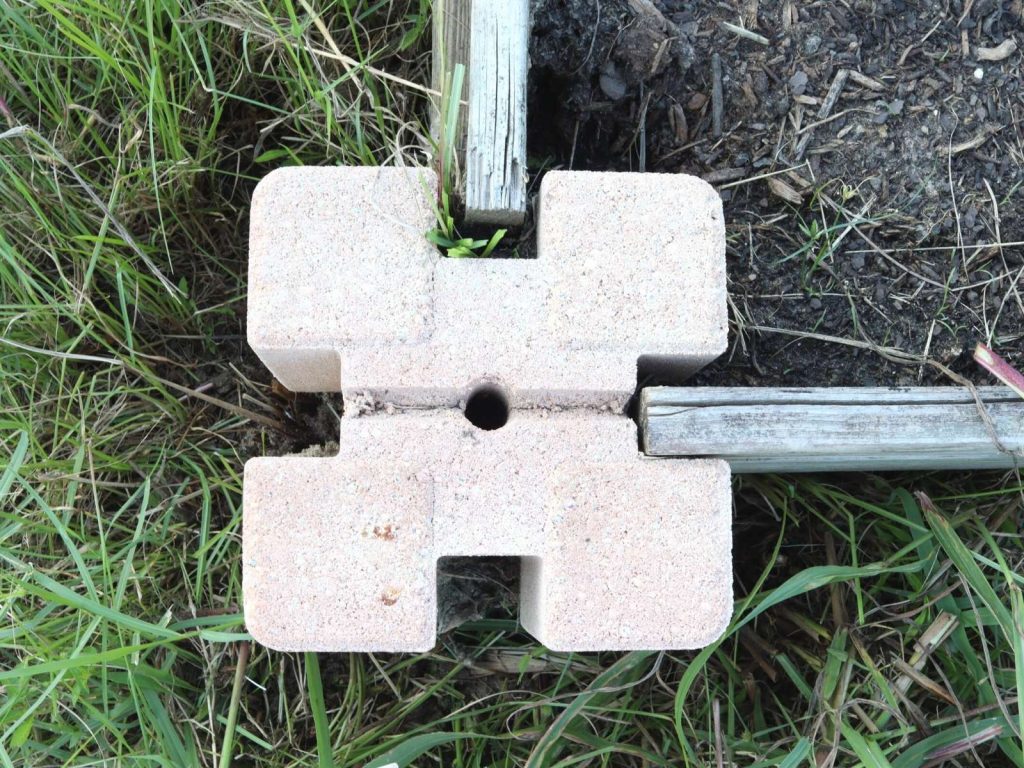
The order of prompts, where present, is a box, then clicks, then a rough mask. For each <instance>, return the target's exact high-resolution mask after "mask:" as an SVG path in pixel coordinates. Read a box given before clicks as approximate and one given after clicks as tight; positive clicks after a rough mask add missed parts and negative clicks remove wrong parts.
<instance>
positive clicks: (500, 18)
mask: <svg viewBox="0 0 1024 768" xmlns="http://www.w3.org/2000/svg"><path fill="white" fill-rule="evenodd" d="M529 26H530V6H529V0H474V1H473V12H472V20H471V26H470V28H471V36H470V37H471V41H470V55H469V70H468V71H469V77H470V81H469V116H468V125H467V133H466V156H465V157H466V160H465V162H466V191H465V204H466V220H467V221H469V222H472V223H481V224H495V225H515V224H520V223H522V221H523V217H524V216H525V215H526V78H527V73H528V70H529V50H528V49H529Z"/></svg>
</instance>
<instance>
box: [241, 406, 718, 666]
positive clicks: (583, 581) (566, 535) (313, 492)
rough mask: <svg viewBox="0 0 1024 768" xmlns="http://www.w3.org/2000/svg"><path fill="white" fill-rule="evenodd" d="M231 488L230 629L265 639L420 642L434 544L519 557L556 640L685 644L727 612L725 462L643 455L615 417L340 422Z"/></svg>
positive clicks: (564, 644)
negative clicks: (234, 590) (325, 436)
mask: <svg viewBox="0 0 1024 768" xmlns="http://www.w3.org/2000/svg"><path fill="white" fill-rule="evenodd" d="M244 489H245V490H244V508H245V520H244V531H243V562H244V578H243V584H244V592H245V595H244V597H245V616H246V625H247V627H248V629H249V631H250V632H252V634H253V636H254V637H255V638H256V639H257V640H258V641H260V642H261V643H264V644H265V645H268V646H270V647H273V648H276V649H280V650H322V651H346V650H348V651H423V650H427V649H429V648H431V647H433V645H434V642H435V622H436V571H437V559H438V558H439V557H442V556H449V555H515V556H521V557H522V558H523V560H522V563H523V565H522V596H521V619H522V623H523V626H524V627H525V628H526V629H527V630H528V631H529V632H530V633H531V634H533V635H534V636H535V637H537V638H538V639H539V640H540V641H541V642H543V643H544V644H545V645H547V646H548V647H550V648H553V649H556V650H567V651H568V650H574V651H583V650H630V649H666V648H671V649H685V648H697V647H701V646H703V645H706V644H707V643H710V642H712V641H713V640H715V639H716V638H717V637H718V636H719V635H720V634H721V632H722V631H723V630H724V628H725V626H726V625H727V623H728V621H729V618H730V616H731V613H732V559H731V517H732V516H731V494H730V486H729V471H728V467H727V465H726V464H725V463H724V462H720V461H714V460H707V461H703V460H702V461H664V460H656V459H647V458H644V457H643V456H641V455H640V454H639V453H638V451H637V447H636V428H635V425H634V424H633V423H632V422H630V421H629V420H628V419H625V418H622V417H620V416H614V415H610V414H596V413H588V412H585V411H573V412H564V413H546V412H543V411H531V412H526V413H522V412H520V413H517V412H513V413H512V414H511V417H510V419H509V422H508V424H507V425H506V426H505V427H503V428H501V429H498V430H494V431H482V430H479V429H477V428H475V427H473V426H472V425H471V424H470V423H469V422H468V421H466V419H465V417H464V416H463V414H462V413H461V412H459V411H457V410H443V411H429V412H427V413H420V414H413V413H407V414H396V415H391V416H388V415H376V416H370V417H364V418H346V419H343V420H342V424H341V438H340V451H339V454H338V456H337V457H334V458H325V459H314V458H305V457H284V458H260V459H253V460H251V461H250V462H249V463H248V464H247V465H246V469H245V485H244Z"/></svg>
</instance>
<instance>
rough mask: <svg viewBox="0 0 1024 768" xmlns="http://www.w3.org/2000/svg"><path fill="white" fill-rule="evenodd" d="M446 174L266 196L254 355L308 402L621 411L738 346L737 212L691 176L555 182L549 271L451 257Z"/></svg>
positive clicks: (326, 180) (547, 229) (254, 260)
mask: <svg viewBox="0 0 1024 768" xmlns="http://www.w3.org/2000/svg"><path fill="white" fill-rule="evenodd" d="M435 186H436V179H435V177H434V175H433V173H431V172H429V171H425V170H417V169H400V168H287V169H281V170H277V171H274V172H273V173H271V174H269V175H268V176H267V177H266V178H265V179H263V181H261V182H260V184H259V185H258V187H257V189H256V193H255V195H254V199H253V205H252V215H251V221H252V223H251V231H250V266H249V308H248V312H249V316H248V335H249V343H250V344H251V345H252V347H253V348H254V349H255V350H256V352H257V353H258V354H259V356H260V357H261V359H263V361H264V362H265V363H266V364H267V366H268V367H269V368H270V369H271V371H272V372H273V373H274V375H275V376H276V377H277V378H278V379H279V380H280V381H281V382H282V383H283V384H284V385H285V386H287V387H289V388H290V389H292V390H295V391H328V390H330V391H338V390H341V391H344V393H345V395H346V398H355V397H370V398H372V399H374V400H377V401H384V402H390V403H393V404H396V405H408V406H454V405H456V404H457V403H458V402H459V400H461V399H464V398H465V397H466V395H467V393H468V392H470V391H471V390H472V388H473V387H475V386H476V385H477V384H478V383H479V382H481V381H494V382H498V383H500V384H501V385H502V386H503V387H504V388H505V389H506V390H507V392H508V395H509V398H510V400H511V402H512V404H513V406H531V405H555V404H557V405H559V406H573V405H585V406H609V407H611V408H621V407H622V406H623V405H624V404H625V402H626V401H627V400H628V398H629V397H630V396H631V395H632V393H633V391H634V390H635V388H636V383H637V375H636V372H637V361H638V359H639V358H641V357H642V356H645V357H648V358H650V359H651V360H652V361H654V362H657V363H659V364H660V366H661V367H662V368H667V369H669V370H671V371H673V372H674V373H676V374H677V375H679V376H683V375H685V374H687V373H690V372H692V371H693V370H695V369H697V368H699V367H701V366H703V365H704V364H706V363H708V362H709V361H711V360H712V359H713V358H715V357H716V356H717V355H718V354H720V353H721V352H723V351H724V350H725V348H726V335H727V330H726V323H727V317H726V301H725V296H726V288H725V229H724V223H723V218H722V207H721V201H720V200H719V198H718V195H717V194H716V193H715V191H714V190H713V189H712V188H711V187H709V186H708V185H707V184H705V183H704V182H703V181H700V180H699V179H695V178H693V177H688V176H683V175H678V174H671V175H669V174H625V173H584V172H562V171H552V172H550V173H548V174H547V175H546V176H545V178H544V182H543V185H542V189H541V195H540V212H539V221H538V227H537V237H538V250H539V256H538V258H537V259H536V260H533V259H531V260H505V259H500V260H498V259H490V260H483V259H447V258H444V257H442V256H441V254H440V253H438V251H437V250H436V248H434V247H433V246H432V245H431V244H430V243H428V242H427V241H426V240H425V239H424V237H423V235H424V233H425V232H426V231H427V230H428V229H429V228H430V227H431V226H433V221H434V219H433V217H434V214H433V212H432V210H431V207H430V203H429V201H430V199H431V194H432V191H433V190H434V189H435Z"/></svg>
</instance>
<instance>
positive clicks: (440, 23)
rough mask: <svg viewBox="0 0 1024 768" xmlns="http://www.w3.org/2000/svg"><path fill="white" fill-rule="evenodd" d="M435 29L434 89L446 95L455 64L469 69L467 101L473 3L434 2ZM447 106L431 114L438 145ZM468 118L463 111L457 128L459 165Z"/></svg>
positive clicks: (465, 81)
mask: <svg viewBox="0 0 1024 768" xmlns="http://www.w3.org/2000/svg"><path fill="white" fill-rule="evenodd" d="M433 13H434V17H433V27H432V29H431V32H432V39H431V45H432V46H433V48H432V50H431V67H432V70H431V88H433V89H434V90H435V91H437V92H438V93H444V92H445V88H446V79H447V78H448V77H450V76H451V74H452V72H454V71H455V65H456V64H462V66H464V67H465V68H466V72H465V76H464V78H463V81H462V93H460V94H459V97H460V98H461V99H462V100H465V99H466V98H467V96H466V95H467V94H468V93H469V83H470V81H471V80H472V73H471V72H470V69H469V36H470V19H471V18H472V13H473V0H434V8H433ZM446 108H447V105H446V104H442V103H441V99H437V100H436V101H435V104H434V110H433V111H432V114H431V132H432V133H433V135H434V139H435V141H440V138H441V132H442V130H443V115H444V112H445V109H446ZM466 123H467V114H466V109H465V108H464V107H463V108H462V109H460V110H459V122H458V128H457V129H456V131H455V136H456V139H455V152H456V155H457V156H458V157H459V160H460V163H461V162H462V158H463V157H464V156H465V151H466Z"/></svg>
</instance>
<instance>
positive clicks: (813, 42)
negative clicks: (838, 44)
mask: <svg viewBox="0 0 1024 768" xmlns="http://www.w3.org/2000/svg"><path fill="white" fill-rule="evenodd" d="M820 48H821V38H820V37H818V36H817V35H808V36H807V39H806V40H804V53H806V54H807V55H808V56H813V55H814V54H816V53H817V52H818V50H819V49H820Z"/></svg>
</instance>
